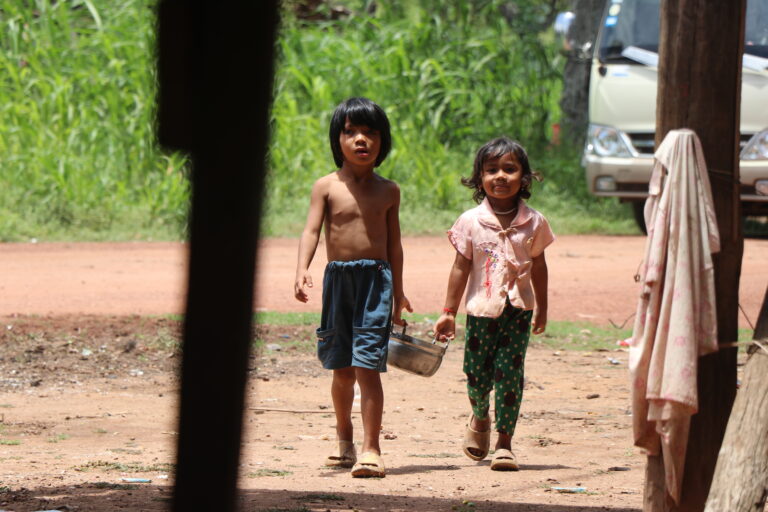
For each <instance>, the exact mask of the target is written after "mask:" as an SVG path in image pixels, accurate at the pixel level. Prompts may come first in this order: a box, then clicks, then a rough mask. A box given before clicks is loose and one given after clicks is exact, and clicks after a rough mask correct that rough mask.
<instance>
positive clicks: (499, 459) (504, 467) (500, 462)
mask: <svg viewBox="0 0 768 512" xmlns="http://www.w3.org/2000/svg"><path fill="white" fill-rule="evenodd" d="M491 469H492V470H494V471H517V470H518V469H520V466H518V465H517V459H516V458H515V454H514V453H512V450H507V449H505V448H499V449H498V450H496V452H495V453H494V454H493V459H491Z"/></svg>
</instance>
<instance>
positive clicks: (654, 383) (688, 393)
mask: <svg viewBox="0 0 768 512" xmlns="http://www.w3.org/2000/svg"><path fill="white" fill-rule="evenodd" d="M654 158H655V162H654V167H653V172H652V174H651V180H650V184H649V197H648V200H647V201H646V203H645V223H646V227H647V229H648V238H647V241H646V245H645V258H644V260H643V265H642V267H641V269H640V276H639V277H640V285H641V288H642V290H641V294H640V299H639V301H638V305H637V315H636V316H635V325H634V330H633V334H632V341H631V343H630V348H629V371H630V375H631V378H632V420H633V429H634V437H635V446H639V447H641V448H644V449H645V450H647V451H648V453H649V454H651V455H658V454H659V450H660V449H661V452H662V453H663V458H664V472H665V479H666V487H667V490H668V492H669V494H670V496H671V497H672V498H673V499H674V500H675V502H679V500H680V487H681V485H682V480H683V469H684V465H685V452H686V446H687V444H688V431H689V427H690V420H691V415H693V414H696V412H698V409H699V404H698V395H697V387H696V383H697V377H696V375H697V369H698V358H699V356H702V355H705V354H709V353H712V352H715V351H717V317H716V310H715V282H714V267H713V265H712V254H713V253H716V252H718V251H720V235H719V233H718V230H717V219H716V217H715V209H714V205H713V202H712V190H711V188H710V184H709V177H708V176H707V167H706V164H705V162H704V153H703V152H702V150H701V142H700V141H699V138H698V137H697V136H696V134H695V133H694V132H693V131H692V130H688V129H682V130H672V131H670V132H669V133H668V134H667V136H666V137H665V138H664V141H663V142H662V143H661V145H660V146H659V148H658V150H657V151H656V153H655V155H654Z"/></svg>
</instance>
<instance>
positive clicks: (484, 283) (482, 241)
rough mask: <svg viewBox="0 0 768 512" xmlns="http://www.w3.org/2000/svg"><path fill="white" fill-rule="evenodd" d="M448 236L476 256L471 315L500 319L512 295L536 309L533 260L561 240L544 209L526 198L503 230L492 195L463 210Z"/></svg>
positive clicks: (472, 257) (467, 253)
mask: <svg viewBox="0 0 768 512" xmlns="http://www.w3.org/2000/svg"><path fill="white" fill-rule="evenodd" d="M448 239H449V240H450V241H451V244H453V246H454V247H455V248H456V250H457V251H458V252H459V254H461V255H462V256H464V257H465V258H467V259H469V260H472V271H471V272H470V275H469V282H468V283H467V299H466V307H467V314H469V315H472V316H481V317H490V318H496V317H498V316H499V315H501V313H502V312H503V311H504V305H505V303H506V299H507V297H509V302H510V303H511V304H512V305H513V306H515V307H518V308H521V309H533V307H534V305H535V298H534V293H533V286H532V284H531V267H532V265H533V258H535V257H537V256H539V255H541V254H542V253H543V252H544V249H545V248H546V247H547V246H548V245H549V244H551V243H552V242H553V241H554V240H555V235H554V234H553V233H552V230H551V229H550V227H549V223H548V222H547V219H545V218H544V216H543V215H542V214H541V213H539V212H537V211H536V210H534V209H533V208H531V207H530V206H528V205H527V204H525V202H524V201H522V200H521V201H520V206H519V208H518V212H517V216H516V217H515V219H514V220H513V221H512V223H511V224H510V226H509V227H508V228H507V229H502V227H501V224H500V223H499V220H498V219H497V218H496V214H494V213H493V210H492V208H491V205H490V203H489V202H488V199H487V198H486V199H485V200H483V202H482V203H481V204H479V205H478V206H477V207H475V208H472V209H471V210H467V211H466V212H464V213H463V214H461V216H460V217H459V218H458V220H456V223H455V224H454V225H453V227H451V229H450V230H449V231H448Z"/></svg>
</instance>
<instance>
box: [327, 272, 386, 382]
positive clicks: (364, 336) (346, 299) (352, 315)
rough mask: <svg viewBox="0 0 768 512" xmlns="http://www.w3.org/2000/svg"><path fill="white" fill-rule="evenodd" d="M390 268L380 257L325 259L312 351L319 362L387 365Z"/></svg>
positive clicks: (338, 365) (382, 368)
mask: <svg viewBox="0 0 768 512" xmlns="http://www.w3.org/2000/svg"><path fill="white" fill-rule="evenodd" d="M391 317H392V269H391V268H390V266H389V263H388V262H386V261H382V260H355V261H331V262H329V263H328V266H326V267H325V275H324V276H323V314H322V317H321V319H320V328H319V329H318V330H317V337H318V342H317V357H318V358H319V359H320V361H322V363H323V368H326V369H328V370H337V369H340V368H346V367H348V366H357V367H360V368H368V369H371V370H378V371H380V372H385V371H387V345H388V343H389V331H390V328H391Z"/></svg>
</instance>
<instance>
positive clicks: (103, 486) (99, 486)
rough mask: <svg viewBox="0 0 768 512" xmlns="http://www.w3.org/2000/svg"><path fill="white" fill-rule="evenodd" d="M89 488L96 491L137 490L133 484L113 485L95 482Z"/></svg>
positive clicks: (136, 486)
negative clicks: (93, 488)
mask: <svg viewBox="0 0 768 512" xmlns="http://www.w3.org/2000/svg"><path fill="white" fill-rule="evenodd" d="M91 487H95V488H96V489H109V490H113V491H132V490H135V489H138V488H139V486H138V485H134V484H113V483H111V482H96V483H93V484H91Z"/></svg>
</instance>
